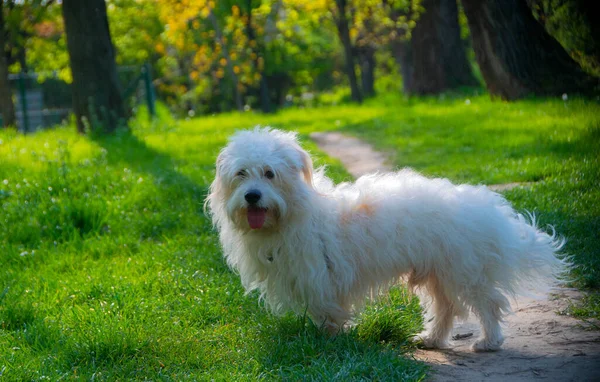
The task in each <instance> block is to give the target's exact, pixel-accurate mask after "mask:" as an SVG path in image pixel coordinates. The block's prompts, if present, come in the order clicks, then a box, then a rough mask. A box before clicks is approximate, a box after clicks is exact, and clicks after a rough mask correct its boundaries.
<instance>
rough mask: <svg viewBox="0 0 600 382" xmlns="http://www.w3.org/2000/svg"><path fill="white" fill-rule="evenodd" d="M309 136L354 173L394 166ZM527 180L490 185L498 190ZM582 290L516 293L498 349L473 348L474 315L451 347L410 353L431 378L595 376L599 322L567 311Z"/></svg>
mask: <svg viewBox="0 0 600 382" xmlns="http://www.w3.org/2000/svg"><path fill="white" fill-rule="evenodd" d="M311 138H312V139H313V140H314V141H315V142H316V143H317V145H318V146H319V148H320V149H321V150H323V151H325V152H326V153H327V154H328V155H329V156H331V157H334V158H337V159H339V160H340V161H341V162H342V164H343V165H344V166H345V167H346V169H347V170H348V172H349V173H350V174H352V175H353V176H355V177H359V176H361V175H364V174H367V173H370V172H375V171H380V172H386V171H391V170H393V167H392V166H390V165H389V164H388V163H386V157H385V155H383V154H382V153H379V152H377V151H375V150H374V149H373V147H371V145H369V144H367V143H365V142H362V141H360V140H359V139H356V138H353V137H347V136H345V135H343V134H340V133H334V132H332V133H313V134H311ZM530 185H531V184H530V183H508V184H501V185H490V186H488V187H490V188H491V189H492V190H494V191H497V192H502V191H506V190H509V189H512V188H515V187H527V186H530ZM581 298H582V293H581V292H579V291H577V290H575V289H568V288H553V289H552V290H551V292H550V293H549V294H545V295H544V296H540V297H539V298H532V297H524V296H521V297H518V298H517V300H516V301H514V302H513V304H512V308H513V314H511V315H509V316H508V317H507V318H506V321H505V324H504V336H505V338H506V340H505V342H504V346H503V349H502V350H501V351H498V352H493V353H473V352H472V351H471V350H470V346H471V345H472V344H473V342H474V341H475V340H476V339H477V337H478V336H479V334H480V332H479V325H478V324H477V321H476V319H475V317H470V318H469V319H468V320H466V321H465V322H462V323H457V324H455V327H454V330H453V333H452V335H453V337H454V338H455V340H454V341H453V343H454V347H453V349H451V350H418V351H417V352H416V353H415V354H414V357H415V358H416V359H418V360H421V361H423V362H426V363H428V364H429V365H430V366H431V368H432V370H433V373H432V375H431V377H430V380H433V381H511V382H514V381H531V380H536V379H543V380H546V381H578V382H579V381H600V331H599V330H598V328H599V325H600V323H598V322H587V321H581V320H578V319H575V318H573V317H570V316H568V315H567V314H566V311H567V308H568V306H569V305H570V304H575V305H577V304H578V302H579V300H580V299H581Z"/></svg>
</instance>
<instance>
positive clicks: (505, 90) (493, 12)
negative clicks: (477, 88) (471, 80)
mask: <svg viewBox="0 0 600 382" xmlns="http://www.w3.org/2000/svg"><path fill="white" fill-rule="evenodd" d="M462 3H463V7H464V11H465V14H466V16H467V20H468V23H469V28H470V30H471V36H472V38H473V49H474V50H475V57H476V58H477V62H478V63H479V67H480V69H481V73H482V74H483V77H484V79H485V82H486V84H487V88H488V90H489V92H490V94H491V95H493V96H499V97H501V98H503V99H507V100H514V99H518V98H522V97H525V96H527V95H529V94H535V95H542V96H546V95H560V94H563V93H572V92H575V93H591V92H592V91H593V88H594V86H597V85H598V81H597V80H594V79H593V78H591V77H589V76H588V75H586V74H585V73H584V72H583V70H582V69H581V68H580V67H579V65H578V64H577V63H576V62H575V61H574V60H573V59H572V58H571V57H570V56H569V55H568V54H567V52H566V51H565V50H564V49H563V47H562V46H561V45H560V44H559V43H558V41H556V40H555V39H554V38H552V37H551V36H550V35H549V34H548V33H546V31H545V30H544V28H543V27H542V26H541V25H540V24H539V23H538V22H537V21H536V20H535V19H534V17H533V15H532V14H531V11H530V10H529V8H528V7H527V4H526V2H525V0H462Z"/></svg>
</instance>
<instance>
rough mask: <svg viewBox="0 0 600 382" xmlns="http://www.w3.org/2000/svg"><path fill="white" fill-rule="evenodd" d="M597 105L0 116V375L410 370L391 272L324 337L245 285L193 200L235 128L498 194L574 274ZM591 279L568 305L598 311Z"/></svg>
mask: <svg viewBox="0 0 600 382" xmlns="http://www.w3.org/2000/svg"><path fill="white" fill-rule="evenodd" d="M599 120H600V108H599V107H598V105H597V104H596V103H594V102H591V101H582V100H573V101H571V100H570V101H568V102H566V103H564V102H563V101H557V100H550V101H549V100H528V101H521V102H516V103H512V104H507V103H503V102H491V101H489V100H488V98H487V96H475V97H471V98H470V103H469V104H468V105H467V104H466V103H465V96H449V95H447V96H446V97H445V98H443V99H442V98H430V99H429V98H425V99H408V100H406V99H403V98H401V97H400V96H391V95H390V96H381V97H379V98H378V99H376V100H374V101H371V102H369V103H367V104H365V105H363V106H355V105H342V106H336V107H327V108H320V109H303V110H285V111H282V112H280V113H278V114H276V115H269V116H263V115H260V114H253V113H244V114H229V115H219V116H214V117H202V118H197V119H193V120H189V121H173V120H171V119H169V118H168V117H167V116H165V115H164V111H163V113H162V117H161V119H160V121H158V122H155V123H153V124H150V123H147V122H146V120H145V118H144V115H143V113H140V114H139V115H138V118H137V119H136V120H134V121H132V126H133V132H132V134H127V133H119V134H117V135H115V136H110V137H95V138H89V137H83V136H79V135H77V134H75V133H74V132H73V128H72V127H65V128H60V129H57V130H52V131H45V132H40V133H36V134H34V135H30V136H26V137H23V136H20V135H16V134H14V133H11V132H5V131H4V132H0V141H1V143H0V204H1V205H2V208H1V209H0V375H1V376H2V378H3V379H6V380H41V379H49V380H57V379H59V378H65V379H66V378H73V377H82V378H84V379H92V378H94V379H101V380H114V379H121V380H123V379H145V378H146V379H153V380H157V379H160V380H186V379H188V380H203V379H215V380H225V379H227V380H232V379H234V380H255V379H259V378H262V379H267V380H272V379H277V380H279V379H291V380H299V379H309V380H311V379H314V380H325V379H327V380H328V379H336V378H337V379H340V380H352V379H381V380H401V379H406V380H418V379H420V378H422V377H423V376H424V375H425V373H426V370H427V369H426V366H425V365H423V364H421V363H417V362H415V361H413V360H412V359H411V358H410V357H409V356H407V355H406V354H405V353H406V352H407V351H408V352H409V351H410V350H411V345H410V344H409V342H408V338H409V337H410V335H411V334H413V333H415V332H417V331H418V330H419V329H420V326H421V318H420V311H419V308H418V306H417V302H416V300H415V299H414V298H411V297H410V296H408V295H406V294H405V292H404V291H403V290H402V289H394V290H393V291H392V294H391V295H390V296H389V297H385V298H383V299H382V300H381V301H380V302H379V303H377V304H375V305H371V306H369V307H368V308H367V310H366V311H365V314H363V315H362V316H361V319H360V321H359V323H358V325H357V327H356V329H355V330H353V331H352V332H351V333H349V334H346V335H340V336H338V337H336V338H328V337H325V336H323V335H322V334H320V333H319V331H318V330H316V329H315V327H314V326H313V325H312V324H311V323H310V321H309V320H307V319H306V318H305V317H293V316H291V315H288V316H284V317H282V318H281V317H273V316H271V315H270V314H268V313H267V312H266V311H265V309H263V308H262V307H261V306H259V304H258V301H257V296H256V295H254V294H251V295H249V296H245V295H244V293H243V290H242V288H241V286H240V283H239V279H238V277H237V276H236V275H235V274H233V273H232V272H231V271H230V270H229V269H228V268H227V266H226V265H225V263H224V262H223V260H222V258H221V254H220V249H219V246H218V240H217V237H216V234H215V232H214V231H213V230H212V228H211V226H210V222H209V221H208V220H207V219H206V217H205V216H204V215H203V211H202V207H203V201H204V197H205V195H206V191H207V187H208V185H209V184H210V181H211V180H212V177H213V175H214V160H215V157H216V154H217V153H218V150H219V149H220V148H221V147H222V146H223V145H224V144H225V142H226V138H227V136H228V135H230V134H231V133H232V132H233V131H235V130H236V129H240V128H246V127H250V126H253V125H256V124H270V125H273V126H276V127H280V128H287V129H294V130H298V131H299V132H300V136H301V139H302V140H303V143H304V144H305V146H306V147H308V148H309V149H310V151H311V152H312V154H313V156H314V157H315V158H316V163H317V164H328V165H329V167H328V173H329V174H330V175H331V176H332V177H333V178H334V179H335V180H336V181H338V182H339V181H342V180H349V179H350V176H349V175H348V174H347V173H346V172H345V171H344V170H343V168H341V166H340V165H339V163H337V162H336V161H334V160H331V159H329V158H327V157H326V156H325V155H323V153H321V152H319V151H318V149H317V148H316V146H315V145H314V144H312V143H311V142H309V141H308V139H307V136H308V134H309V133H310V132H312V131H328V130H340V131H343V132H346V133H348V134H352V135H356V136H358V137H361V138H363V139H366V140H368V141H369V142H372V143H373V144H374V145H375V146H376V147H377V148H378V149H381V150H384V151H386V152H388V153H389V154H390V156H391V157H392V158H393V160H394V162H395V163H396V164H397V165H398V166H399V167H402V166H411V167H415V168H417V169H418V170H420V171H422V172H423V173H425V174H428V175H436V176H445V177H449V178H451V179H452V180H454V181H461V182H462V181H467V182H472V183H506V182H515V181H518V182H535V184H534V185H533V186H530V187H526V188H520V189H514V190H512V191H509V192H507V193H506V195H507V197H508V198H509V199H510V200H511V201H512V202H514V203H515V205H516V206H517V207H518V208H522V209H529V210H533V211H535V212H537V213H538V214H539V215H540V216H541V220H542V222H543V224H546V223H552V224H554V225H555V227H556V229H557V231H558V232H560V233H561V234H562V235H564V236H566V237H567V238H568V240H569V241H568V245H567V248H566V251H567V252H568V253H569V254H572V255H574V258H575V261H576V262H577V264H578V265H579V268H578V269H577V270H576V271H575V272H574V278H575V284H576V285H577V286H579V287H583V288H591V289H592V290H597V289H598V287H599V286H600V254H599V251H600V238H599V237H598V232H599V231H600V230H599V228H600V203H599V201H600V184H599V180H600V170H599V169H600V164H599V156H598V154H599V153H600V150H599V142H600V139H599V138H600V127H599ZM597 296H598V294H597V293H593V294H592V295H591V297H590V298H588V299H587V300H586V303H585V304H584V305H583V306H579V307H577V308H576V310H574V313H576V314H578V315H581V316H592V317H598V315H599V312H600V309H598V306H599V304H600V301H599V299H598V298H597Z"/></svg>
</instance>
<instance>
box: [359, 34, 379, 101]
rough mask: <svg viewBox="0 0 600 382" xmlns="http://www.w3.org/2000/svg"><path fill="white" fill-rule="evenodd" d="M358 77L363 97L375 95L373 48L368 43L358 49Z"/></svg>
mask: <svg viewBox="0 0 600 382" xmlns="http://www.w3.org/2000/svg"><path fill="white" fill-rule="evenodd" d="M358 60H359V63H360V79H361V84H362V91H363V95H364V97H365V98H369V97H374V96H375V66H376V61H375V49H374V48H373V47H371V46H369V45H366V46H363V47H361V48H360V49H359V53H358Z"/></svg>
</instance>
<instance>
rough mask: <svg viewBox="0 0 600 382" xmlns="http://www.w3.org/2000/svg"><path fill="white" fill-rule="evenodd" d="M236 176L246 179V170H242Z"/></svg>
mask: <svg viewBox="0 0 600 382" xmlns="http://www.w3.org/2000/svg"><path fill="white" fill-rule="evenodd" d="M235 176H239V177H240V178H245V177H246V170H240V171H238V173H237V174H235Z"/></svg>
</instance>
